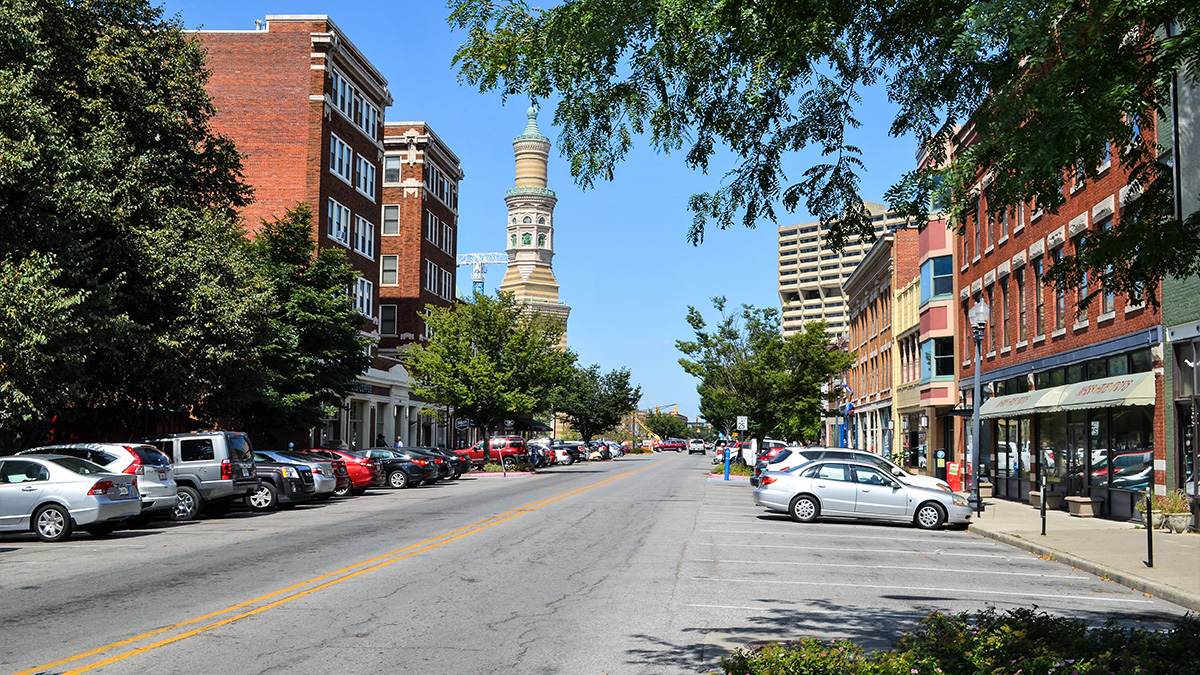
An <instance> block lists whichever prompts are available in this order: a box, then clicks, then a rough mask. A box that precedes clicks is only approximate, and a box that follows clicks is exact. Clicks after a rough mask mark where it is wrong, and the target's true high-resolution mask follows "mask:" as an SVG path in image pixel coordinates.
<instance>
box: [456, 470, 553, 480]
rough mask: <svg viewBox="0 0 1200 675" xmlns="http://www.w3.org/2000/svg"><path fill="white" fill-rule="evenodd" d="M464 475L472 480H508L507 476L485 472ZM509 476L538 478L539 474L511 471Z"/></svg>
mask: <svg viewBox="0 0 1200 675" xmlns="http://www.w3.org/2000/svg"><path fill="white" fill-rule="evenodd" d="M463 475H464V476H470V477H472V478H506V476H505V475H504V474H502V473H494V472H483V471H472V472H471V473H464V474H463ZM508 475H509V476H536V475H537V474H536V473H535V472H533V471H509V472H508Z"/></svg>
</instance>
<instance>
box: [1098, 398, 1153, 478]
mask: <svg viewBox="0 0 1200 675" xmlns="http://www.w3.org/2000/svg"><path fill="white" fill-rule="evenodd" d="M1153 410H1154V409H1153V407H1151V406H1137V407H1131V408H1114V409H1113V411H1112V429H1111V432H1112V433H1111V437H1112V453H1111V455H1110V457H1109V465H1110V467H1111V469H1110V470H1111V472H1112V483H1111V485H1110V487H1112V488H1114V489H1120V490H1145V489H1146V487H1147V486H1148V485H1149V484H1150V477H1151V474H1152V472H1153V467H1154V441H1153V431H1152V429H1153V427H1152V425H1151V424H1152V415H1153Z"/></svg>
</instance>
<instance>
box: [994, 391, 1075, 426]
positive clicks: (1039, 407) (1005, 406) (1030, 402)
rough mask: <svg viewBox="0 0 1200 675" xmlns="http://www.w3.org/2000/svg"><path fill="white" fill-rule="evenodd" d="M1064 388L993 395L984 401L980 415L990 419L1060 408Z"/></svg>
mask: <svg viewBox="0 0 1200 675" xmlns="http://www.w3.org/2000/svg"><path fill="white" fill-rule="evenodd" d="M1064 389H1066V388H1065V387H1050V388H1049V389H1039V390H1037V391H1027V392H1025V393H1023V394H1009V395H1008V396H993V397H992V398H989V399H988V400H986V401H984V402H983V406H982V407H980V408H979V417H980V419H985V420H988V419H993V418H996V417H1017V416H1019V415H1032V414H1034V413H1038V412H1051V411H1054V410H1058V409H1059V408H1058V402H1059V401H1061V400H1062V397H1063V394H1064V393H1065V392H1064Z"/></svg>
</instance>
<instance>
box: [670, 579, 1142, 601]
mask: <svg viewBox="0 0 1200 675" xmlns="http://www.w3.org/2000/svg"><path fill="white" fill-rule="evenodd" d="M692 579H694V580H696V581H719V582H721V583H729V582H734V583H736V582H742V583H751V584H780V585H788V586H824V587H829V586H853V587H854V588H877V589H882V590H887V591H894V592H896V591H904V592H910V593H936V594H938V595H950V596H954V597H960V596H969V595H984V596H989V595H1002V596H1007V597H1033V598H1055V599H1058V600H1092V601H1098V602H1126V603H1132V604H1139V605H1152V604H1154V601H1153V600H1142V599H1140V598H1115V597H1099V596H1095V595H1090V594H1089V595H1062V594H1053V593H1041V592H1029V593H1018V592H1012V591H987V590H980V589H978V588H939V587H935V586H895V585H890V584H889V585H885V584H863V583H858V582H854V581H847V582H845V583H838V582H836V581H828V580H822V581H784V580H781V579H739V578H736V577H730V578H723V577H692Z"/></svg>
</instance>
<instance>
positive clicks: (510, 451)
mask: <svg viewBox="0 0 1200 675" xmlns="http://www.w3.org/2000/svg"><path fill="white" fill-rule="evenodd" d="M488 446H489V447H488V448H484V447H483V441H479V442H478V443H476V444H475V445H472V446H471V447H469V448H467V449H466V450H463V451H461V452H465V453H466V454H467V456H468V457H470V458H471V464H473V465H474V466H477V467H479V466H483V465H484V464H485V463H486V462H495V461H497V460H498V459H499V458H503V461H504V465H505V467H508V469H509V470H510V471H511V470H512V467H513V466H516V463H517V462H518V461H521V460H523V459H526V458H527V457H528V454H527V451H526V450H525V439H524V438H521V437H520V436H496V437H493V438H491V439H489V442H488Z"/></svg>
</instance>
